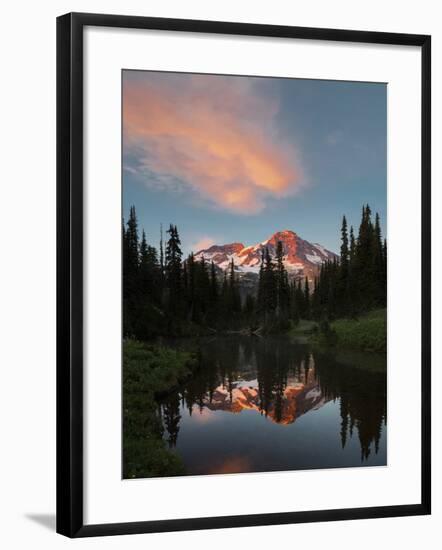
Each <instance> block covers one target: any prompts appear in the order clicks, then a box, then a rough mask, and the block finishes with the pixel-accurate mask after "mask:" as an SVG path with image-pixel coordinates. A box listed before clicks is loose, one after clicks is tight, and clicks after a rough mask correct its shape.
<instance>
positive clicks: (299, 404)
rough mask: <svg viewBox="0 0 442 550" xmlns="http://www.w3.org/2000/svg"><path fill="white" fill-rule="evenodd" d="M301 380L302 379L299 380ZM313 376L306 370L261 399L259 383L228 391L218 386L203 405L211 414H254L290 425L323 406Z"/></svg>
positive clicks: (235, 386)
mask: <svg viewBox="0 0 442 550" xmlns="http://www.w3.org/2000/svg"><path fill="white" fill-rule="evenodd" d="M301 378H303V379H302V380H301ZM326 401H327V400H326V399H324V397H323V395H322V392H321V389H320V387H319V385H318V383H317V381H316V378H315V375H314V368H309V369H308V371H307V373H306V375H305V376H303V377H293V376H292V377H290V378H288V379H287V381H286V383H285V385H284V388H280V391H278V390H277V389H275V390H272V392H271V395H264V392H263V391H262V388H260V386H259V383H258V380H256V379H255V380H238V381H235V382H232V384H231V387H230V388H229V387H227V386H224V385H220V386H218V387H216V388H215V389H214V390H213V391H212V392H210V393H209V394H208V395H206V396H205V397H204V398H203V400H202V403H203V405H204V406H205V407H207V409H209V410H211V411H227V412H231V413H240V412H241V411H243V410H251V411H256V412H257V413H259V414H261V415H264V416H265V417H266V418H268V419H269V420H271V421H272V422H276V423H277V424H292V423H293V422H295V420H296V418H297V417H298V416H301V415H302V414H304V413H306V412H308V411H309V410H315V409H318V408H320V407H322V405H324V403H326Z"/></svg>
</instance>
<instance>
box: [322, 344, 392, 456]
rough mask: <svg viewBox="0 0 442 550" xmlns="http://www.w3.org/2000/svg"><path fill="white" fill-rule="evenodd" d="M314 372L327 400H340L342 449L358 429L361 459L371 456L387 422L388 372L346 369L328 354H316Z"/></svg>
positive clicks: (347, 367) (376, 447) (355, 367)
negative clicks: (371, 450)
mask: <svg viewBox="0 0 442 550" xmlns="http://www.w3.org/2000/svg"><path fill="white" fill-rule="evenodd" d="M315 371H316V377H317V380H318V382H319V385H320V388H321V391H322V393H323V395H324V397H326V398H327V399H333V400H336V399H340V412H341V443H342V447H343V448H344V447H345V445H346V443H347V441H348V437H349V436H350V437H352V435H353V432H354V429H355V428H356V429H357V432H358V436H359V442H360V445H361V460H362V461H363V460H366V459H367V458H368V457H369V456H370V449H371V445H372V444H373V445H374V449H375V453H377V452H378V450H379V441H380V438H381V432H382V425H383V424H384V423H385V424H386V422H387V378H386V372H383V371H382V370H381V371H377V372H376V371H375V372H373V371H370V370H367V369H363V368H358V367H357V365H355V366H346V365H343V364H342V363H339V362H337V361H336V360H335V359H333V358H331V357H330V356H329V355H325V354H316V355H315Z"/></svg>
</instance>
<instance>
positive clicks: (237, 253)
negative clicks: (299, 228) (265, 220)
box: [195, 230, 337, 279]
mask: <svg viewBox="0 0 442 550" xmlns="http://www.w3.org/2000/svg"><path fill="white" fill-rule="evenodd" d="M278 241H281V243H282V248H283V251H284V265H285V268H286V269H287V272H288V274H289V276H291V277H308V278H309V279H313V278H314V277H315V276H316V275H317V273H318V271H319V268H320V266H321V264H322V263H324V262H325V261H327V260H333V259H334V258H337V256H336V254H334V253H333V252H330V251H329V250H327V249H326V248H324V247H323V246H321V245H320V244H317V243H315V244H312V243H309V242H308V241H306V240H304V239H302V238H301V237H299V235H297V234H296V233H295V232H294V231H290V230H284V231H277V232H276V233H274V234H273V235H271V236H270V237H269V238H268V239H267V240H265V241H263V242H261V243H258V244H256V245H250V246H244V245H243V244H242V243H231V244H224V245H213V246H211V247H209V248H207V249H205V250H199V251H198V252H197V253H196V254H195V259H196V260H201V258H202V257H204V258H205V260H206V261H208V262H212V261H213V263H214V264H215V265H216V266H218V267H219V268H220V269H222V270H226V269H227V268H228V267H229V264H230V262H231V261H232V260H233V263H234V266H235V270H236V271H237V272H239V273H243V274H246V273H250V274H258V273H259V268H260V265H261V259H262V254H263V251H264V250H265V249H266V248H267V249H268V251H269V253H270V255H271V256H272V257H275V254H276V246H277V243H278Z"/></svg>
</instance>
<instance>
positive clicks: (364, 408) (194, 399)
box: [161, 338, 386, 461]
mask: <svg viewBox="0 0 442 550" xmlns="http://www.w3.org/2000/svg"><path fill="white" fill-rule="evenodd" d="M200 358H201V367H200V370H199V372H198V373H197V374H196V375H195V376H194V377H193V378H192V379H191V380H189V381H188V382H187V383H186V384H185V385H184V386H183V387H182V388H181V389H180V391H179V392H175V393H174V394H172V395H170V396H169V397H168V399H167V400H165V401H163V402H162V405H161V414H162V418H163V422H164V425H165V427H166V429H167V432H168V434H169V438H168V442H169V445H170V446H174V445H175V444H176V441H177V437H178V432H179V422H180V419H181V416H180V400H181V402H182V405H183V407H185V408H187V410H188V411H189V414H192V410H193V409H194V407H195V406H196V407H198V408H199V410H200V411H202V410H203V409H204V407H206V406H208V407H210V404H211V403H212V400H213V397H214V392H215V391H216V390H217V389H219V388H220V387H221V388H223V389H225V390H226V391H227V392H228V395H229V399H230V402H232V398H233V396H232V393H233V390H234V388H235V385H236V384H237V383H238V382H239V381H241V380H245V381H249V380H257V390H258V396H259V397H258V408H259V411H260V412H261V414H264V415H265V416H268V415H269V414H270V415H271V417H272V420H273V421H275V422H277V423H281V422H283V420H284V419H283V416H284V403H285V399H286V396H285V391H286V389H287V388H290V387H293V385H297V384H303V385H304V387H305V388H306V390H308V389H312V388H314V389H317V390H318V394H319V396H320V398H321V400H322V403H324V402H326V401H330V400H333V401H335V400H337V399H340V414H341V443H342V447H343V448H344V447H345V446H346V444H347V442H348V440H349V438H351V437H352V436H353V434H354V432H355V430H356V431H357V433H358V437H359V442H360V446H361V460H362V461H364V460H366V459H367V458H368V457H369V455H370V450H371V446H372V445H373V446H374V450H375V452H376V453H377V452H378V449H379V441H380V437H381V431H382V425H383V423H384V422H385V423H386V374H385V372H382V370H381V371H380V372H373V371H371V370H369V369H364V368H358V366H357V364H356V363H354V365H355V366H353V365H352V366H347V365H344V364H342V363H341V362H339V361H338V360H337V359H336V358H335V357H334V356H333V354H331V353H328V352H327V353H318V352H315V353H314V354H313V353H312V351H311V350H310V349H309V347H308V346H306V345H300V344H293V343H291V342H290V341H289V340H288V339H284V338H281V339H278V338H262V339H258V338H243V339H240V338H214V339H213V340H212V341H210V342H209V341H206V342H204V346H202V348H201V350H200ZM246 385H247V384H246ZM304 397H305V396H304ZM315 403H316V402H315ZM312 406H314V403H312V402H310V401H308V400H305V402H304V403H302V404H301V403H300V404H299V410H296V415H297V416H299V415H300V414H303V413H305V412H307V411H308V410H310V408H312ZM297 408H298V407H297Z"/></svg>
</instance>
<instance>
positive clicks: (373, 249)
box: [311, 204, 387, 320]
mask: <svg viewBox="0 0 442 550" xmlns="http://www.w3.org/2000/svg"><path fill="white" fill-rule="evenodd" d="M340 252H341V253H340V258H339V260H334V261H328V262H325V263H324V264H322V266H321V269H320V272H319V276H318V277H317V278H316V279H315V282H314V289H313V292H312V297H311V312H312V316H313V317H314V318H315V319H327V320H328V319H335V318H343V317H357V316H359V315H361V314H363V313H366V312H368V311H370V310H373V309H376V308H385V307H386V306H387V240H386V239H383V237H382V231H381V225H380V218H379V214H378V213H376V215H375V219H374V222H373V220H372V213H371V209H370V206H369V205H368V204H367V205H365V206H363V207H362V218H361V223H360V226H359V231H358V235H357V237H355V235H354V231H353V227H350V231H348V227H347V220H346V217H345V216H344V217H343V220H342V228H341V251H340Z"/></svg>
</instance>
